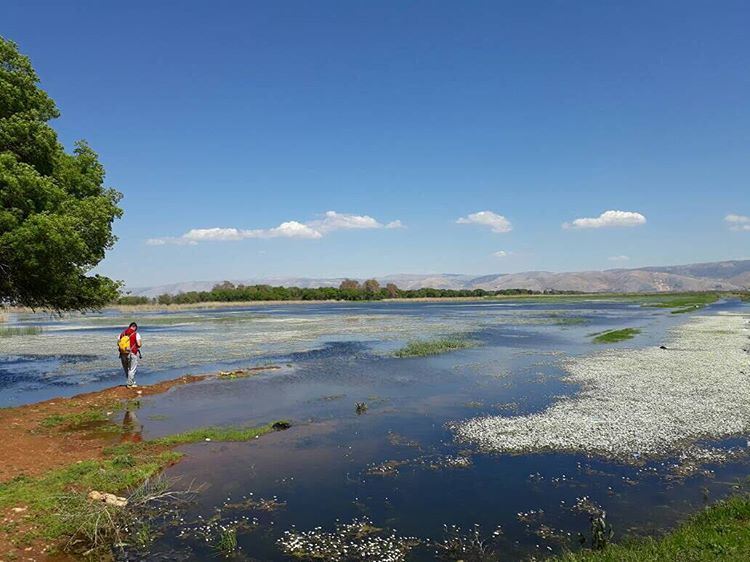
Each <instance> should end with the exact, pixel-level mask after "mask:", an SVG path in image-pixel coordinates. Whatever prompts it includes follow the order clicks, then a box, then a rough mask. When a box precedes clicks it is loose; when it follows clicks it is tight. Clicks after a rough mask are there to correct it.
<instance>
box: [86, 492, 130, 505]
mask: <svg viewBox="0 0 750 562" xmlns="http://www.w3.org/2000/svg"><path fill="white" fill-rule="evenodd" d="M89 499H90V500H91V501H95V502H104V503H106V504H107V505H113V506H115V507H125V506H126V505H128V500H127V498H121V497H119V496H116V495H114V494H109V493H107V492H97V491H96V490H91V491H90V492H89Z"/></svg>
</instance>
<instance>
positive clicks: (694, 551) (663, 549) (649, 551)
mask: <svg viewBox="0 0 750 562" xmlns="http://www.w3.org/2000/svg"><path fill="white" fill-rule="evenodd" d="M749 529H750V497H749V496H747V495H740V496H734V497H731V498H729V499H727V500H724V501H722V502H719V503H716V504H714V505H712V506H709V507H708V508H706V509H705V510H703V511H701V512H700V513H698V514H696V515H694V516H693V517H691V518H690V519H688V520H687V521H686V522H685V523H684V524H682V525H681V526H680V527H678V528H677V529H675V530H674V531H672V532H670V533H668V534H667V535H665V536H664V537H661V538H656V539H655V538H643V539H631V540H629V541H625V542H623V543H622V544H613V545H609V546H608V547H607V548H605V549H604V550H601V551H590V550H587V551H581V552H577V553H569V554H565V555H563V556H559V557H557V558H555V560H557V561H558V562H651V561H653V562H656V561H659V562H662V561H664V562H681V561H683V560H691V561H695V562H698V561H705V562H709V561H714V560H750V532H748V530H749Z"/></svg>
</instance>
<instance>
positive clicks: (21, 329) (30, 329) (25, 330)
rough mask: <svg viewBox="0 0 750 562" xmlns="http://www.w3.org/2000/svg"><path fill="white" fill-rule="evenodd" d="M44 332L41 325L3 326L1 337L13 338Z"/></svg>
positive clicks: (0, 329)
mask: <svg viewBox="0 0 750 562" xmlns="http://www.w3.org/2000/svg"><path fill="white" fill-rule="evenodd" d="M41 333H42V328H41V327H39V326H2V327H0V338H12V337H14V336H37V335H39V334H41Z"/></svg>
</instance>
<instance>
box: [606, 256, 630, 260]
mask: <svg viewBox="0 0 750 562" xmlns="http://www.w3.org/2000/svg"><path fill="white" fill-rule="evenodd" d="M607 259H608V260H609V261H630V257H629V256H610V257H608V258H607Z"/></svg>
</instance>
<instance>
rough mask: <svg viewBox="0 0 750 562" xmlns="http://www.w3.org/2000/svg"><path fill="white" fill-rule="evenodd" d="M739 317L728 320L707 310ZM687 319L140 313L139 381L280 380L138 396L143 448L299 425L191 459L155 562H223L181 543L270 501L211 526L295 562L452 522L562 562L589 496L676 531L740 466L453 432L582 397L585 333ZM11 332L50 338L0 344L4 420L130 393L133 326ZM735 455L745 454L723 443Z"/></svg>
mask: <svg viewBox="0 0 750 562" xmlns="http://www.w3.org/2000/svg"><path fill="white" fill-rule="evenodd" d="M739 306H741V305H739V304H737V303H721V304H717V305H714V306H713V307H709V309H708V311H709V312H710V311H712V310H718V309H722V308H724V309H733V308H736V307H739ZM688 319H689V315H684V314H683V315H672V314H670V311H669V310H661V309H654V308H641V307H639V306H635V305H633V304H627V303H622V302H620V303H606V302H593V301H592V302H576V303H567V304H564V303H533V302H527V301H526V302H525V301H519V302H508V301H502V302H500V303H497V302H481V303H460V302H459V303H456V302H451V303H376V304H371V303H368V304H325V305H294V306H259V307H248V308H241V309H221V310H215V309H214V310H209V311H190V312H184V311H181V312H177V313H152V314H147V315H143V316H141V317H139V318H138V319H137V320H138V322H139V324H140V325H141V326H142V329H143V338H144V343H145V346H144V363H143V366H144V368H143V370H142V371H141V372H140V373H139V382H141V383H144V384H148V383H151V382H155V381H157V380H161V379H165V378H171V377H173V376H176V375H178V374H182V373H185V372H193V373H196V372H211V371H215V370H217V369H219V368H227V367H230V366H231V367H243V366H251V365H259V364H266V363H273V364H279V365H283V368H282V369H279V370H274V371H265V372H262V373H260V374H258V375H257V376H254V377H251V378H246V379H235V380H208V381H204V382H201V383H197V384H192V385H186V386H181V387H178V388H175V389H174V390H173V391H171V392H169V393H167V394H165V395H162V396H154V397H148V398H144V399H143V400H141V404H140V408H139V409H138V410H137V411H133V412H131V414H135V415H136V417H137V420H138V422H139V427H140V426H141V425H142V435H143V437H144V438H152V437H157V436H160V435H165V434H169V433H174V432H178V431H184V430H186V429H190V428H194V427H197V426H206V425H225V424H226V425H230V424H231V425H257V424H261V423H267V422H269V421H272V420H275V419H282V418H284V419H289V420H291V421H292V422H293V427H292V429H290V430H288V431H285V432H278V433H274V434H271V435H267V436H264V437H263V438H261V439H258V440H257V441H253V442H250V443H231V444H223V443H201V444H196V445H191V446H188V447H184V450H185V452H187V453H188V455H187V457H186V458H185V459H184V460H183V461H182V462H181V463H179V464H178V465H176V466H175V467H173V468H171V469H170V470H169V471H168V475H169V476H180V477H181V478H182V481H183V482H190V481H194V482H201V483H205V484H206V488H205V490H204V491H203V492H202V493H201V494H200V495H199V497H198V498H197V500H196V502H195V504H194V505H192V506H190V507H189V509H188V510H187V513H186V515H185V524H183V525H181V526H175V527H169V528H167V529H165V531H164V534H163V535H162V536H161V537H160V538H159V539H157V542H156V543H155V545H154V546H153V548H152V552H151V556H152V557H154V558H156V557H159V556H161V557H167V558H185V559H194V560H205V559H207V558H208V557H210V556H214V555H215V552H213V550H212V546H211V541H209V542H206V541H205V540H204V538H202V537H199V536H197V535H196V534H195V533H187V534H185V533H182V536H181V530H184V528H185V526H187V527H191V528H193V527H200V526H201V521H205V520H207V519H208V518H210V517H211V516H212V515H215V514H217V513H218V512H217V511H216V510H217V509H221V508H222V506H223V505H224V504H226V503H227V502H230V503H238V502H239V503H242V502H243V501H244V499H243V498H273V497H274V496H275V497H276V498H277V500H278V501H279V502H284V503H285V505H283V506H281V507H279V508H278V509H276V510H274V511H270V512H268V511H264V510H263V509H260V508H259V507H258V506H252V505H249V504H248V505H245V507H241V508H234V509H227V508H224V509H223V510H222V511H221V512H220V516H221V517H222V520H227V521H228V520H233V519H234V518H237V517H240V516H247V517H249V518H251V519H252V518H257V527H256V528H254V529H253V530H244V531H241V532H240V534H239V544H240V545H241V547H242V552H243V553H244V554H243V555H244V556H245V558H246V559H257V560H287V559H288V557H286V556H285V555H284V554H283V552H282V551H281V549H280V548H279V546H278V544H277V540H278V539H279V537H281V536H282V533H283V531H285V530H288V529H292V528H295V527H296V529H298V530H308V529H312V528H315V527H318V526H320V527H322V528H323V529H329V530H332V529H333V528H334V526H335V525H336V523H337V521H339V522H348V521H351V520H352V519H353V518H355V517H362V516H367V517H369V518H370V519H371V520H372V521H373V523H374V524H375V525H376V526H378V527H384V528H388V529H396V532H397V533H398V534H399V535H408V536H416V537H419V538H421V539H427V538H430V539H433V540H440V538H441V536H442V534H443V525H444V524H448V525H453V524H455V525H459V526H461V527H463V528H465V529H468V528H469V527H470V526H471V525H473V524H477V523H478V524H480V525H481V527H482V529H483V530H484V532H485V533H486V534H487V535H489V534H490V533H491V532H492V531H493V530H495V529H496V528H497V527H498V526H500V527H501V528H502V531H503V534H502V536H501V538H500V539H499V541H498V546H499V548H500V550H501V552H502V554H503V555H504V558H505V559H508V558H510V559H516V558H523V557H525V556H527V555H528V554H530V553H535V552H542V553H548V552H550V551H552V552H559V551H560V549H561V548H562V547H573V548H575V545H576V544H577V538H576V537H577V534H578V533H579V532H581V533H584V535H586V534H587V533H588V527H589V523H588V516H586V515H583V514H580V513H575V512H573V511H571V507H572V506H573V504H574V503H575V502H576V498H578V497H582V496H589V497H590V498H591V499H592V500H593V501H595V502H597V503H598V504H600V505H601V506H603V507H604V508H605V509H606V510H607V513H608V519H609V521H610V522H611V523H612V524H613V525H614V528H615V532H616V536H622V535H623V534H625V533H626V532H645V533H648V532H650V531H651V530H653V529H656V528H661V527H663V526H664V525H671V524H673V523H674V522H676V521H677V520H679V519H680V518H681V517H683V516H684V515H685V514H686V513H690V512H691V511H694V510H695V509H697V508H698V507H699V506H700V505H702V504H703V502H704V501H706V500H707V499H708V500H713V499H716V498H717V497H719V496H721V495H723V494H726V493H728V492H729V491H730V490H731V487H732V485H734V484H736V483H737V479H738V478H741V479H743V480H744V477H745V475H746V474H747V469H748V467H747V459H746V457H745V456H744V455H741V456H739V457H738V458H737V459H736V460H734V461H732V462H731V463H727V464H724V465H721V466H708V467H705V469H706V470H709V471H710V470H713V472H709V473H707V474H695V475H693V476H690V477H687V478H676V477H675V476H674V470H673V466H672V465H673V464H674V461H673V460H664V461H660V462H655V463H651V464H646V465H643V466H638V467H636V466H624V465H620V464H617V463H613V462H607V461H603V460H599V459H590V458H586V457H585V456H583V455H572V454H557V453H556V454H551V453H549V454H533V455H532V454H530V455H492V454H485V453H480V452H478V451H476V450H473V449H472V448H470V447H467V446H466V445H461V444H456V443H455V442H454V441H453V436H452V434H451V433H450V432H449V430H448V429H447V428H446V424H447V423H448V422H451V421H455V420H460V419H464V418H468V417H474V416H477V415H480V414H490V413H491V414H497V413H503V414H506V415H514V414H519V413H529V412H533V411H537V410H539V409H542V408H544V407H546V406H547V405H549V404H550V403H551V402H552V401H554V400H555V399H556V398H557V397H559V396H561V395H565V394H570V393H574V392H576V390H577V389H576V388H574V387H571V386H569V385H566V384H565V383H564V381H561V380H560V379H561V376H562V374H563V372H562V370H561V367H560V363H561V361H562V360H564V359H565V358H567V357H571V356H575V355H580V354H585V353H591V352H593V351H597V350H600V349H602V346H601V345H596V344H593V343H591V337H590V335H591V334H592V333H594V332H598V331H601V330H605V329H609V328H623V327H630V326H632V327H639V328H641V329H642V330H643V332H642V334H641V335H639V336H637V337H636V338H635V339H633V340H630V341H628V342H623V343H620V344H616V345H617V346H632V347H641V346H651V345H659V343H660V341H661V340H662V338H663V337H664V335H665V332H666V330H668V329H669V328H671V327H673V326H675V325H677V324H679V323H680V322H684V321H686V320H688ZM15 320H16V321H17V322H19V323H21V324H32V323H37V324H39V325H41V326H42V327H43V332H42V334H40V335H38V336H28V337H24V338H19V337H14V338H8V339H6V340H4V341H3V340H0V351H1V352H2V355H1V356H0V357H1V358H0V370H1V371H0V381H2V382H0V384H1V385H2V387H0V388H2V396H3V401H4V404H5V405H7V404H17V403H23V402H28V401H32V400H37V399H39V398H40V397H48V396H55V395H60V394H74V393H78V392H81V391H84V390H91V389H94V388H100V387H103V386H108V385H111V384H115V383H117V382H119V380H120V379H119V377H121V375H120V373H119V371H118V369H117V365H116V364H115V362H116V361H115V360H116V356H115V354H114V353H112V349H113V348H114V347H115V339H116V335H117V332H118V329H119V328H120V326H121V325H123V324H126V323H127V321H128V319H126V318H123V317H121V316H119V315H116V314H113V313H105V314H101V315H91V316H75V317H71V318H64V319H40V318H38V317H36V316H27V317H20V318H17V319H15ZM453 334H461V335H463V336H465V337H467V338H470V339H472V340H475V341H476V342H477V344H478V345H477V347H475V348H472V349H466V350H461V351H457V352H453V353H449V354H446V355H441V356H435V357H426V358H410V359H397V358H393V357H392V356H391V352H392V350H393V349H395V348H397V347H399V346H400V345H402V344H403V343H404V342H405V341H407V340H409V339H413V338H418V337H426V336H433V335H453ZM60 350H64V353H60ZM356 402H365V403H367V405H368V408H367V411H366V412H365V413H364V414H361V415H358V414H357V413H356V412H355V407H354V406H355V403H356ZM131 422H132V420H131ZM737 444H741V445H743V446H744V444H745V442H744V440H741V441H737V440H735V441H731V440H729V441H727V443H726V445H727V446H729V445H737ZM456 459H459V460H460V462H459V463H457V462H456ZM532 510H533V511H534V513H532V514H531V515H522V516H520V517H519V513H528V512H530V511H532ZM539 510H542V512H543V514H542V515H539V514H538V513H537V512H538V511H539ZM540 535H541V536H540ZM432 553H433V549H432V548H429V547H424V546H423V547H418V548H416V549H414V550H413V551H412V552H411V554H410V557H409V558H408V559H409V560H431V559H433V558H434V555H433V554H432ZM134 556H135V555H134ZM138 557H142V555H140V554H139V555H138V556H136V558H138Z"/></svg>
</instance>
